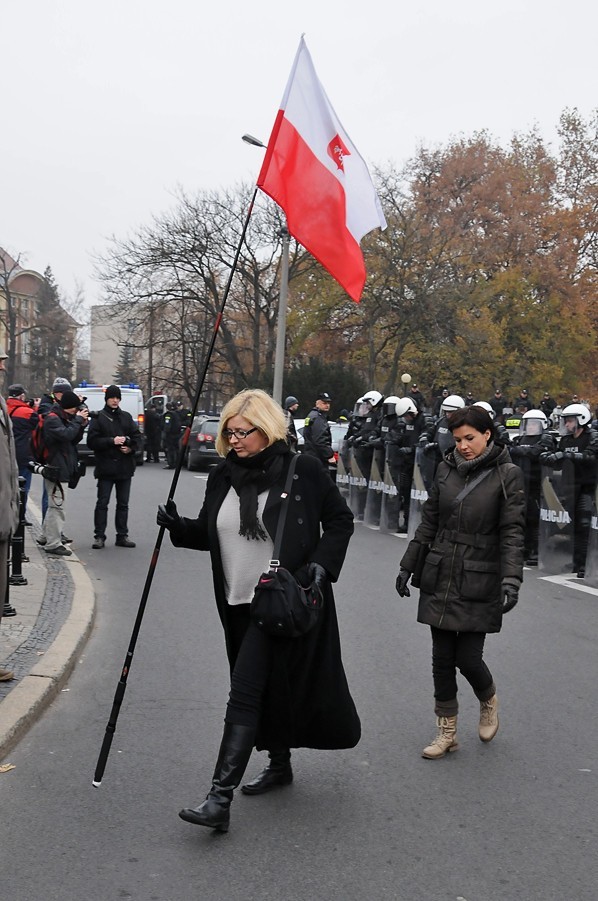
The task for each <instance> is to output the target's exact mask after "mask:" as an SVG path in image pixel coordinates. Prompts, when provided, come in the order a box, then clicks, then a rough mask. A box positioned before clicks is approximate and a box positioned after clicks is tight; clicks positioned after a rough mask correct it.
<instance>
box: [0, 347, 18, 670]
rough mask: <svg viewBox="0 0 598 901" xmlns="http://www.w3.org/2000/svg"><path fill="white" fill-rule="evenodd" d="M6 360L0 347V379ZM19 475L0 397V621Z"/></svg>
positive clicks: (6, 580) (15, 523)
mask: <svg viewBox="0 0 598 901" xmlns="http://www.w3.org/2000/svg"><path fill="white" fill-rule="evenodd" d="M6 359H8V356H7V354H6V353H5V351H4V347H2V346H1V345H0V379H4V373H5V369H4V361H5V360H6ZM18 479H19V473H18V469H17V458H16V454H15V442H14V436H13V430H12V424H11V419H10V416H9V415H8V410H7V409H6V404H5V402H4V398H3V397H2V395H1V394H0V622H2V615H3V612H4V601H5V598H6V597H7V595H6V590H7V587H8V575H9V570H8V554H9V549H10V542H11V538H12V536H13V534H14V533H15V531H16V529H17V526H18V524H19V481H18ZM12 679H14V673H13V672H12V670H9V669H6V667H4V666H0V682H11V681H12Z"/></svg>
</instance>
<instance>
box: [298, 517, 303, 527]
mask: <svg viewBox="0 0 598 901" xmlns="http://www.w3.org/2000/svg"><path fill="white" fill-rule="evenodd" d="M297 522H298V523H299V525H300V526H302V525H303V520H302V519H301V518H299V519H298V520H297Z"/></svg>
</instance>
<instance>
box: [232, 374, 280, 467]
mask: <svg viewBox="0 0 598 901" xmlns="http://www.w3.org/2000/svg"><path fill="white" fill-rule="evenodd" d="M233 416H243V417H244V418H245V419H247V420H248V421H249V422H250V423H251V425H252V426H257V427H258V429H259V430H260V432H263V434H264V435H265V436H266V438H267V439H268V445H267V446H268V447H270V445H271V444H274V442H275V441H280V440H281V439H282V440H283V441H284V440H285V439H286V437H287V421H286V417H285V415H284V413H283V411H282V407H281V406H280V405H279V404H277V403H276V401H275V400H272V398H271V397H270V395H269V394H266V392H265V391H262V390H261V388H246V389H245V390H244V391H240V392H239V393H238V394H235V396H234V397H233V398H231V399H230V400H229V402H228V403H227V404H226V406H225V407H224V409H223V411H222V413H221V414H220V426H219V428H218V437H217V438H216V450H217V451H218V453H219V454H220V456H221V457H226V455H227V454H228V452H229V450H230V449H231V445H230V443H229V442H228V440H227V439H226V438H225V437H224V435H223V434H222V432H223V431H224V429H226V428H228V420H229V419H232V418H233Z"/></svg>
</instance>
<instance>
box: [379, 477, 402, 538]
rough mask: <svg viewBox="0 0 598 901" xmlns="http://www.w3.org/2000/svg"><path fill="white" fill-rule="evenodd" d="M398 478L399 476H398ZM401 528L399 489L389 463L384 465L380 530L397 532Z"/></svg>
mask: <svg viewBox="0 0 598 901" xmlns="http://www.w3.org/2000/svg"><path fill="white" fill-rule="evenodd" d="M397 478H398V476H397ZM398 528H399V489H398V485H397V483H396V482H395V480H394V479H393V477H392V475H391V472H390V468H389V466H388V463H386V464H385V466H384V479H383V481H382V498H381V504H380V531H381V532H396V531H397V529H398Z"/></svg>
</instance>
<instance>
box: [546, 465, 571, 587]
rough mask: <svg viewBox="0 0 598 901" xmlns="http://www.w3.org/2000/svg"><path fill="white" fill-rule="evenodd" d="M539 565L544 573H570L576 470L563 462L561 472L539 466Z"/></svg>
mask: <svg viewBox="0 0 598 901" xmlns="http://www.w3.org/2000/svg"><path fill="white" fill-rule="evenodd" d="M541 478H542V482H541V491H540V533H539V542H538V565H539V567H540V569H542V570H544V571H545V572H549V573H554V574H559V573H564V572H567V571H568V572H571V566H572V561H573V510H574V497H575V470H574V466H573V463H571V462H570V461H568V460H565V461H563V466H562V469H552V468H550V467H548V466H542V476H541Z"/></svg>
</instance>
